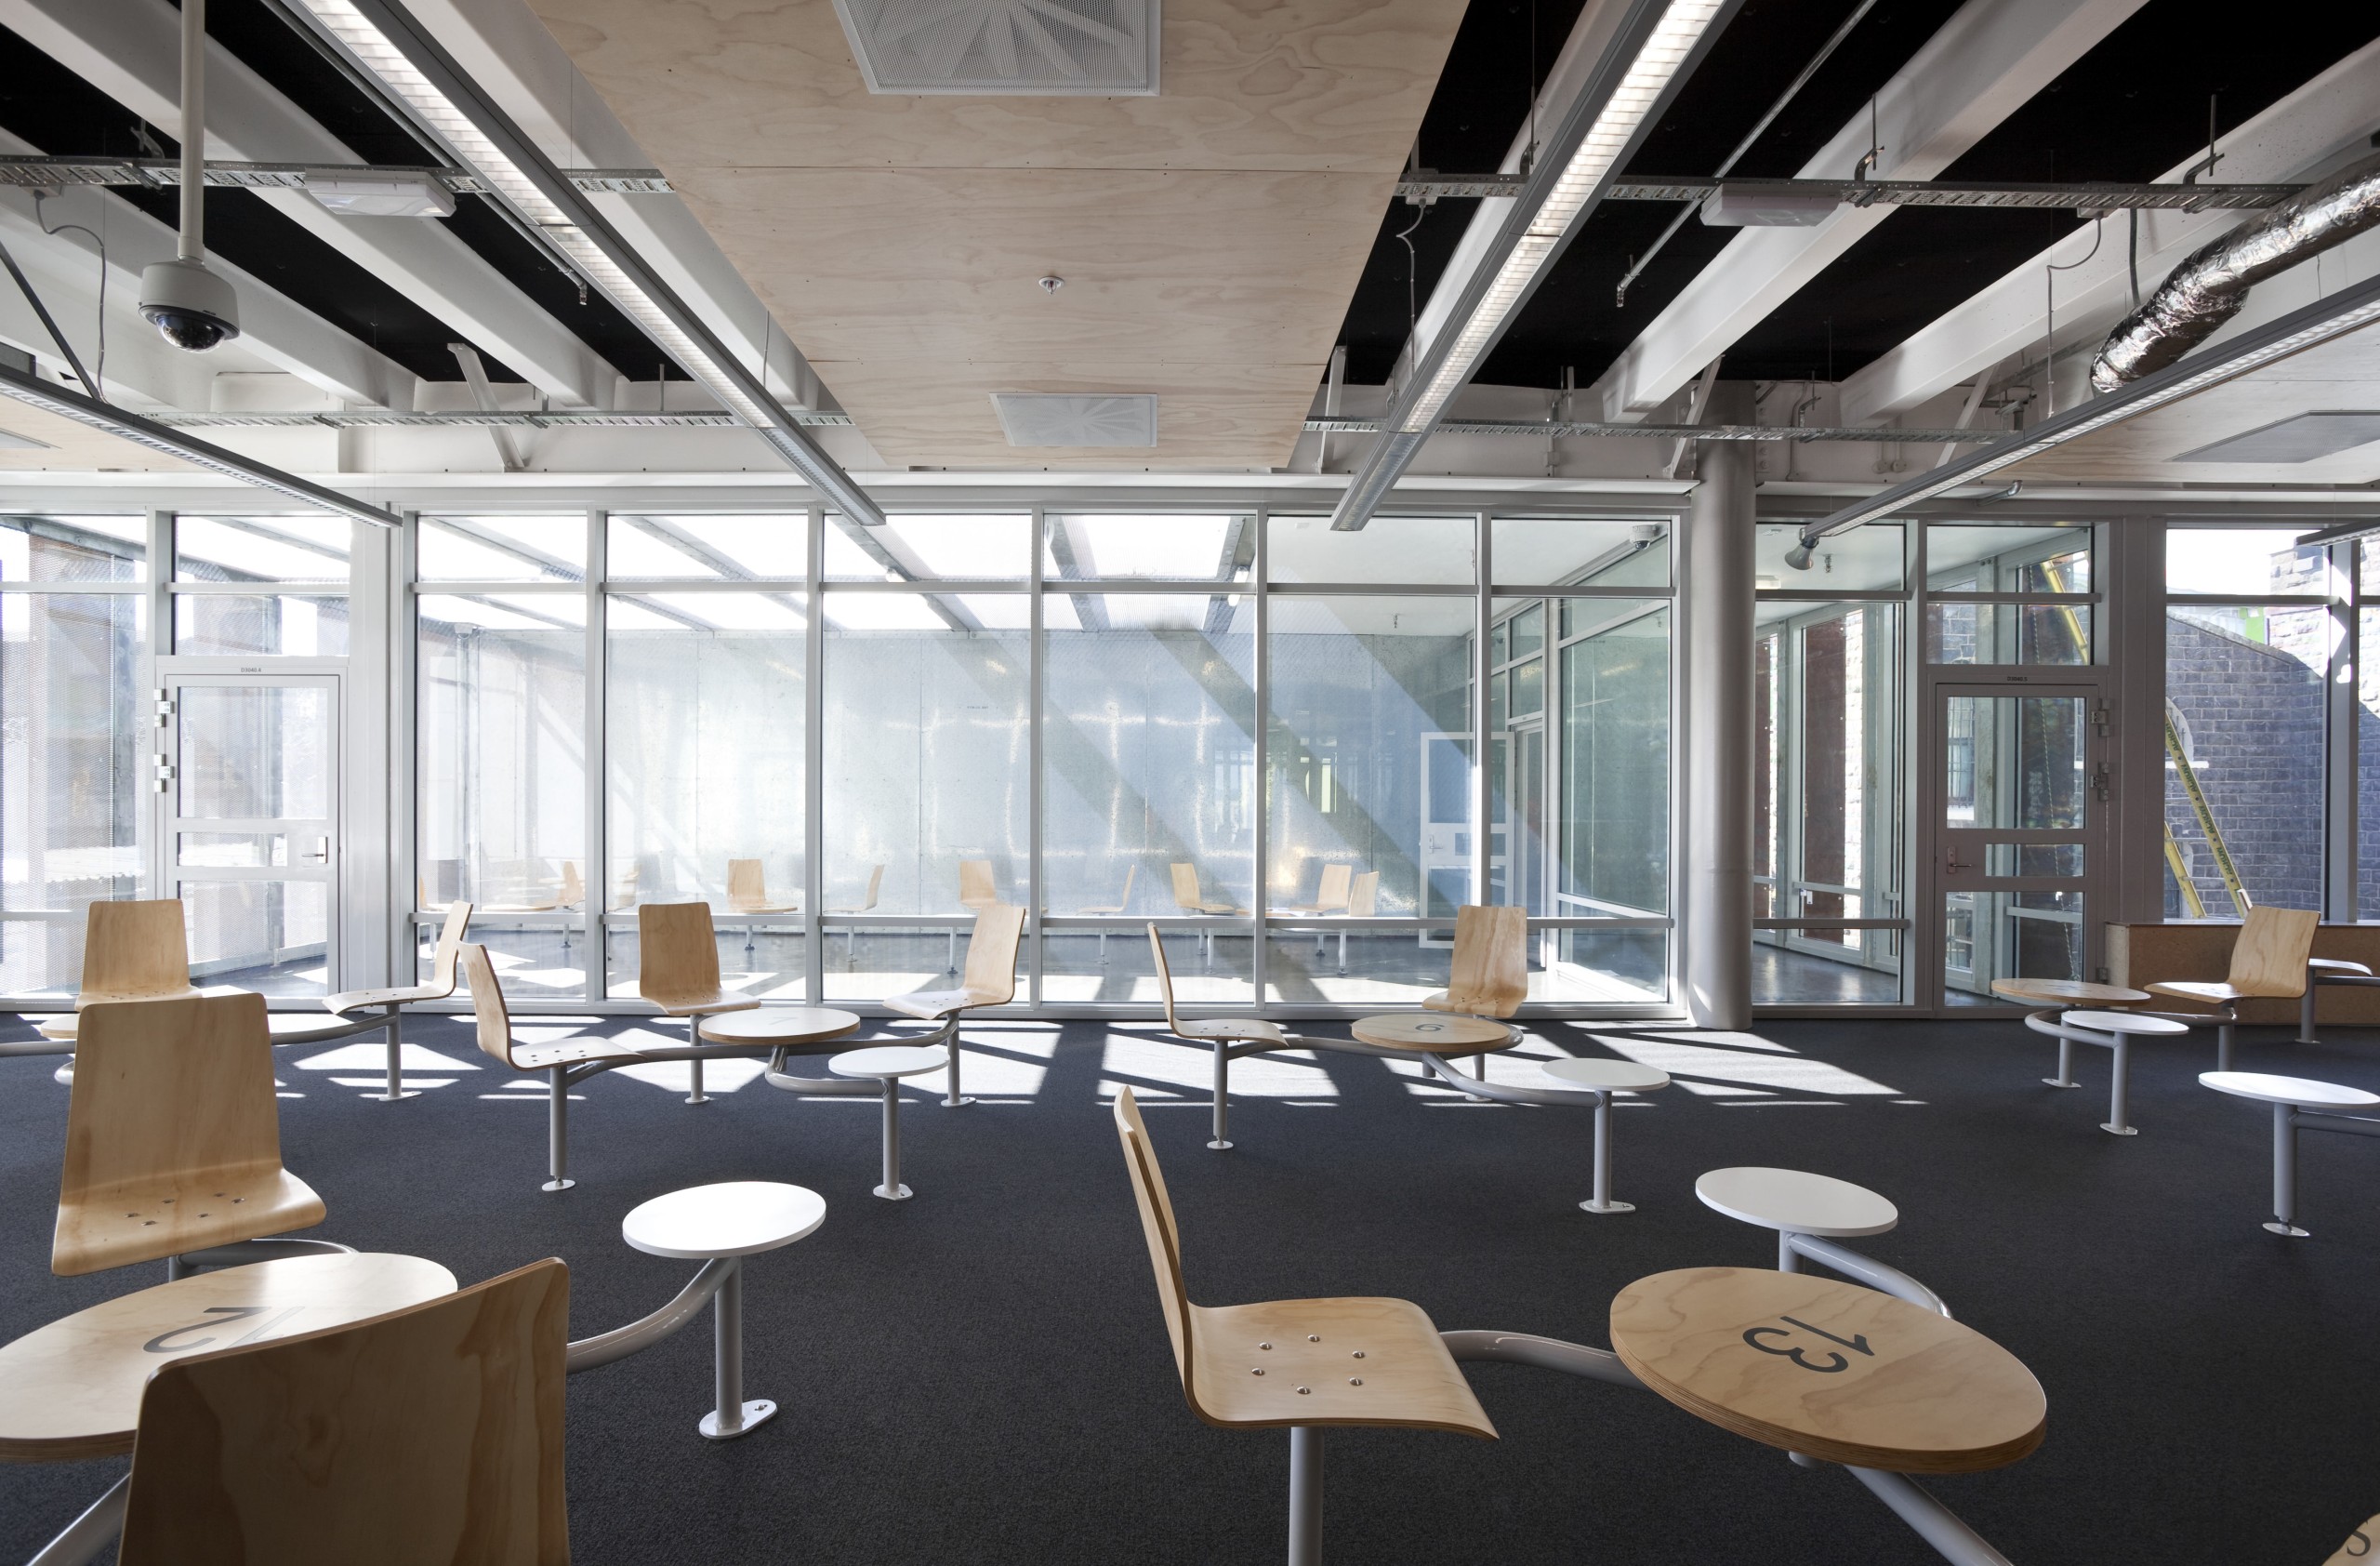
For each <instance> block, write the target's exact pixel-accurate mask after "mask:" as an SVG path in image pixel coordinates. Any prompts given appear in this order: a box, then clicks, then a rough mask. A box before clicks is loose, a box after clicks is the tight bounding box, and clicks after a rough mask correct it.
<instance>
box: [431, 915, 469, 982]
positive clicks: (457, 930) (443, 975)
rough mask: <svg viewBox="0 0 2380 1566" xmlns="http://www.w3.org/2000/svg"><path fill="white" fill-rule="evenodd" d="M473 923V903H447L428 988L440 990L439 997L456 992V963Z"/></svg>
mask: <svg viewBox="0 0 2380 1566" xmlns="http://www.w3.org/2000/svg"><path fill="white" fill-rule="evenodd" d="M470 925H471V905H470V904H469V903H449V904H447V905H446V922H445V923H444V924H443V925H442V926H440V928H439V931H438V949H437V950H436V951H435V952H433V953H431V955H430V984H429V986H428V988H430V989H435V990H437V991H438V992H439V998H440V999H441V1000H443V999H444V998H445V997H447V996H449V995H452V994H454V993H455V965H456V962H459V961H460V960H461V958H462V955H463V936H464V934H465V932H467V931H468V930H469V928H470Z"/></svg>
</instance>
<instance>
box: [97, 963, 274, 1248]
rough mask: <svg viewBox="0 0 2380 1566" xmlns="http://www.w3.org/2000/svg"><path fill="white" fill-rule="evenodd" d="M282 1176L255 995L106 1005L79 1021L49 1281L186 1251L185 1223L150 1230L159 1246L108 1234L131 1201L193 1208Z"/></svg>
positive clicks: (267, 1055)
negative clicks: (222, 1189) (202, 1200)
mask: <svg viewBox="0 0 2380 1566" xmlns="http://www.w3.org/2000/svg"><path fill="white" fill-rule="evenodd" d="M282 1172H283V1171H282V1163H281V1101H280V1099H279V1098H277V1097H275V1096H274V1094H273V1084H272V1036H271V1033H270V1032H269V1031H268V1030H267V1028H266V1025H265V1010H264V997H263V996H261V995H258V994H254V993H250V992H245V991H244V992H242V993H239V994H236V995H193V996H187V997H184V998H181V999H179V1000H171V1001H128V1002H103V1003H101V1004H99V1005H96V1006H93V1007H91V1008H89V1009H88V1010H87V1011H86V1012H84V1013H83V1015H82V1016H81V1018H80V1019H79V1020H78V1022H77V1025H76V1038H75V1045H74V1084H73V1094H72V1095H70V1096H69V1098H68V1099H67V1105H66V1157H65V1161H64V1164H63V1166H62V1168H61V1169H60V1171H59V1181H58V1228H57V1232H56V1237H55V1239H54V1241H52V1244H51V1248H50V1267H51V1269H52V1270H53V1271H56V1272H58V1273H59V1274H60V1275H61V1276H66V1277H72V1276H74V1275H76V1274H79V1273H84V1272H92V1271H97V1270H99V1268H101V1267H124V1266H127V1265H129V1264H131V1263H133V1262H139V1261H154V1260H156V1259H157V1258H158V1257H160V1256H166V1255H172V1254H176V1253H178V1252H179V1251H182V1250H185V1249H189V1248H191V1245H192V1240H191V1237H190V1236H191V1224H192V1223H194V1222H195V1221H196V1220H195V1219H194V1218H192V1219H191V1220H190V1221H189V1222H158V1223H152V1224H151V1225H149V1226H146V1227H149V1228H155V1229H156V1230H157V1236H158V1243H157V1244H156V1245H154V1246H143V1245H142V1244H141V1243H139V1240H137V1239H135V1240H133V1241H130V1242H128V1243H127V1241H126V1237H125V1236H124V1235H123V1234H120V1233H118V1232H116V1231H115V1228H114V1227H113V1226H116V1225H119V1224H121V1222H122V1217H123V1210H124V1208H125V1206H126V1203H127V1201H130V1202H131V1204H133V1205H136V1206H139V1207H140V1208H141V1209H142V1210H144V1211H145V1210H148V1208H149V1207H150V1205H151V1204H152V1203H154V1202H156V1201H159V1200H161V1199H162V1200H165V1201H171V1202H173V1203H174V1204H175V1205H177V1206H179V1205H180V1204H181V1203H182V1202H183V1201H184V1200H185V1199H192V1201H193V1203H194V1204H195V1202H194V1199H196V1198H199V1197H205V1196H206V1195H208V1194H209V1193H210V1192H211V1191H212V1190H213V1189H214V1188H216V1187H218V1186H227V1185H230V1184H231V1183H234V1182H237V1183H239V1184H240V1185H242V1186H244V1187H247V1188H254V1187H256V1186H257V1185H258V1184H259V1183H261V1182H269V1181H271V1180H272V1179H273V1178H275V1177H277V1176H278V1175H281V1174H282ZM168 1192H170V1193H172V1194H171V1195H167V1194H166V1193H168ZM128 1193H131V1194H128ZM177 1216H180V1215H177ZM316 1216H317V1221H319V1214H317V1215H316ZM284 1227H286V1226H284ZM221 1228H222V1229H223V1231H224V1232H223V1233H222V1235H221V1239H222V1240H223V1241H229V1240H232V1239H238V1238H244V1235H243V1234H242V1233H241V1232H239V1230H240V1229H241V1228H242V1226H239V1225H237V1224H235V1223H233V1222H232V1221H231V1214H224V1221H223V1224H222V1226H221ZM248 1232H264V1231H258V1230H249V1231H248ZM206 1242H208V1243H214V1242H217V1241H213V1240H209V1241H206Z"/></svg>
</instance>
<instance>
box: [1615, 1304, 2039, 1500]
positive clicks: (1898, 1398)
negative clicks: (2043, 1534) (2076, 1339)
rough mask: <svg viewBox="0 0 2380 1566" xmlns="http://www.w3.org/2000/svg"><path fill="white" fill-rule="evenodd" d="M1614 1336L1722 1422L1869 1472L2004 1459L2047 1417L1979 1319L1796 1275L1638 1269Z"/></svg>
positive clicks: (2026, 1445) (1984, 1464) (1670, 1394)
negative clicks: (1976, 1324) (1646, 1272)
mask: <svg viewBox="0 0 2380 1566" xmlns="http://www.w3.org/2000/svg"><path fill="white" fill-rule="evenodd" d="M1611 1347H1612V1351H1613V1352H1614V1353H1616V1354H1618V1355H1619V1356H1620V1360H1621V1361H1622V1362H1623V1363H1625V1364H1626V1365H1627V1366H1628V1368H1629V1369H1630V1370H1632V1371H1634V1372H1635V1373H1636V1374H1637V1376H1638V1378H1639V1379H1640V1380H1642V1381H1643V1382H1644V1383H1645V1385H1646V1386H1647V1387H1651V1388H1652V1389H1653V1390H1654V1391H1656V1392H1659V1394H1660V1395H1661V1396H1662V1397H1664V1398H1667V1399H1668V1400H1670V1401H1672V1402H1673V1403H1675V1404H1677V1405H1678V1406H1679V1407H1680V1408H1683V1409H1685V1410H1686V1412H1687V1413H1693V1414H1696V1415H1699V1417H1701V1418H1703V1419H1707V1420H1709V1421H1710V1422H1711V1423H1712V1424H1713V1425H1716V1426H1718V1427H1720V1428H1722V1429H1726V1430H1733V1431H1734V1432H1735V1433H1736V1434H1738V1435H1739V1436H1749V1437H1751V1438H1752V1440H1756V1441H1762V1442H1765V1443H1766V1444H1767V1445H1770V1446H1778V1447H1783V1448H1784V1449H1785V1450H1786V1451H1788V1452H1801V1453H1808V1454H1809V1455H1810V1456H1813V1457H1822V1458H1825V1459H1826V1460H1827V1461H1829V1462H1833V1463H1849V1464H1855V1465H1857V1466H1860V1467H1863V1468H1884V1469H1887V1470H1890V1471H1891V1472H1894V1473H1904V1474H1964V1473H1976V1472H1979V1471H1980V1470H1982V1469H1986V1468H1998V1467H2003V1466H2006V1465H2008V1464H2010V1463H2014V1462H2015V1461H2016V1460H2017V1459H2018V1458H2020V1457H2022V1456H2024V1455H2025V1454H2026V1453H2030V1452H2031V1451H2032V1450H2033V1448H2035V1447H2037V1446H2039V1445H2040V1444H2041V1440H2042V1427H2043V1421H2044V1420H2045V1419H2046V1418H2047V1417H2048V1413H2049V1403H2048V1400H2047V1399H2045V1398H2044V1397H2043V1395H2042V1387H2041V1383H2040V1382H2038V1381H2036V1380H2034V1379H2033V1374H2032V1372H2030V1371H2029V1370H2027V1369H2026V1368H2025V1367H2024V1365H2023V1364H2022V1363H2021V1362H2019V1361H2018V1360H2017V1359H2016V1356H2015V1355H2013V1354H2011V1353H2009V1352H2008V1351H2007V1350H2006V1349H2005V1348H2003V1347H2000V1346H1999V1345H1998V1344H1996V1343H1994V1342H1992V1341H1991V1340H1990V1338H1988V1337H1986V1336H1984V1335H1983V1334H1981V1333H1979V1332H1977V1331H1976V1330H1975V1329H1974V1328H1972V1327H1967V1326H1962V1325H1961V1324H1960V1323H1958V1322H1956V1321H1953V1320H1950V1318H1949V1317H1947V1316H1937V1315H1936V1314H1935V1313H1934V1312H1932V1311H1930V1310H1925V1309H1922V1308H1920V1307H1917V1306H1914V1305H1911V1304H1910V1303H1909V1302H1908V1301H1906V1300H1898V1299H1895V1298H1894V1297H1893V1296H1892V1295H1890V1294H1880V1293H1878V1292H1877V1291H1876V1290H1874V1289H1863V1288H1861V1287H1859V1286H1858V1285H1857V1284H1854V1283H1839V1282H1836V1281H1834V1280H1832V1279H1831V1278H1818V1277H1813V1276H1812V1275H1810V1274H1808V1273H1805V1272H1768V1271H1764V1270H1762V1269H1760V1268H1758V1267H1686V1268H1684V1269H1682V1270H1679V1271H1676V1272H1657V1273H1655V1274H1654V1275H1653V1276H1652V1277H1650V1278H1640V1279H1638V1280H1637V1281H1635V1282H1633V1283H1631V1284H1629V1285H1628V1287H1626V1288H1625V1289H1622V1290H1621V1291H1620V1294H1619V1297H1618V1298H1616V1299H1614V1300H1613V1301H1612V1302H1611Z"/></svg>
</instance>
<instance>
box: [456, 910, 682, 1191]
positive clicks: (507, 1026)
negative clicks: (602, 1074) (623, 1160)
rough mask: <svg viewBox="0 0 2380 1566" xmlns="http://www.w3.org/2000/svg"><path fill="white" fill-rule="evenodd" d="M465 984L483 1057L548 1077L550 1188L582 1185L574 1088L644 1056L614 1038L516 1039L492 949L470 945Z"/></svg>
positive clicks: (465, 955)
mask: <svg viewBox="0 0 2380 1566" xmlns="http://www.w3.org/2000/svg"><path fill="white" fill-rule="evenodd" d="M462 964H463V982H464V983H465V984H466V985H468V986H469V988H470V991H471V1019H472V1021H473V1022H475V1023H476V1024H477V1025H478V1028H479V1042H480V1050H481V1053H483V1054H484V1055H487V1056H488V1057H489V1058H490V1059H492V1060H494V1061H495V1062H496V1064H497V1065H499V1066H503V1067H506V1068H509V1069H511V1070H514V1071H520V1072H523V1073H526V1072H532V1071H542V1072H544V1073H545V1074H546V1082H547V1093H548V1099H547V1103H548V1108H547V1111H546V1185H545V1188H546V1189H547V1190H549V1191H566V1190H568V1189H570V1188H571V1187H573V1186H575V1185H576V1184H577V1183H578V1182H576V1181H575V1180H573V1179H572V1178H571V1177H570V1090H571V1089H572V1088H574V1087H575V1086H577V1085H578V1084H579V1083H580V1082H585V1081H586V1080H587V1079H588V1077H591V1076H594V1075H595V1074H596V1073H597V1072H599V1071H608V1070H610V1069H612V1068H614V1067H615V1066H625V1065H627V1064H628V1062H629V1061H631V1060H637V1059H641V1058H644V1056H643V1055H642V1054H641V1052H639V1051H637V1050H632V1049H629V1048H628V1047H627V1046H626V1045H623V1044H615V1043H614V1042H611V1041H610V1040H608V1039H565V1040H563V1041H562V1042H560V1043H553V1044H523V1043H520V1042H517V1041H515V1040H514V1039H513V1037H512V1014H511V1011H510V1009H509V1008H508V1007H507V1006H506V1005H505V1003H504V987H503V985H502V984H500V983H499V982H498V981H497V979H496V964H495V963H494V962H491V961H490V960H489V958H488V954H487V948H485V947H483V946H467V947H465V948H463V952H462Z"/></svg>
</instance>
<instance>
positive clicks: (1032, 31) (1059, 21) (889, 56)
mask: <svg viewBox="0 0 2380 1566" xmlns="http://www.w3.org/2000/svg"><path fill="white" fill-rule="evenodd" d="M1157 7H1158V0H835V10H836V13H837V14H838V15H839V16H840V17H841V18H842V19H843V32H844V33H845V34H846V35H847V36H848V37H849V38H850V39H851V45H852V53H853V56H854V57H856V58H857V60H859V70H860V75H861V76H862V77H864V78H865V79H866V82H867V90H868V91H870V92H881V93H921V94H932V93H965V94H995V93H1005V94H1018V95H1024V96H1027V97H1038V98H1068V97H1087V98H1122V97H1148V96H1153V95H1154V94H1155V93H1156V92H1157V45H1158V26H1157Z"/></svg>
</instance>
